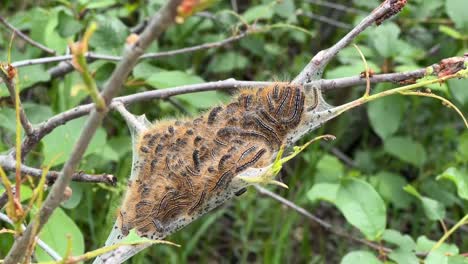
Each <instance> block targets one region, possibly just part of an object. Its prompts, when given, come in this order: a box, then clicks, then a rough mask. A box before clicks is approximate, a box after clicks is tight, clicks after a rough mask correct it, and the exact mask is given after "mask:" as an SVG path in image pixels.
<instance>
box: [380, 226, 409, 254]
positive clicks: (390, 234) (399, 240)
mask: <svg viewBox="0 0 468 264" xmlns="http://www.w3.org/2000/svg"><path fill="white" fill-rule="evenodd" d="M382 239H383V240H385V241H387V242H388V243H391V244H394V245H397V246H398V247H400V248H402V249H404V250H406V251H412V250H414V249H415V248H416V243H415V242H414V240H413V238H411V237H410V236H409V235H402V234H401V233H400V232H399V231H397V230H393V229H387V230H385V232H384V233H383V236H382Z"/></svg>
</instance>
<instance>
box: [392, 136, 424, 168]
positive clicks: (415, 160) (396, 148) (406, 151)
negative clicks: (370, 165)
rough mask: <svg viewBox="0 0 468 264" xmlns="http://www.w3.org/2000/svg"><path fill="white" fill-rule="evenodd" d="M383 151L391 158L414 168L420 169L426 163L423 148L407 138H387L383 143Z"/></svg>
mask: <svg viewBox="0 0 468 264" xmlns="http://www.w3.org/2000/svg"><path fill="white" fill-rule="evenodd" d="M384 149H385V151H386V152H387V153H389V154H391V155H392V156H395V157H397V158H399V159H400V160H402V161H405V162H408V163H410V164H413V165H414V166H416V167H421V166H422V165H423V164H424V163H425V162H426V156H427V155H426V151H425V150H424V147H423V146H422V145H421V144H420V143H418V142H415V141H414V140H413V139H411V138H409V137H391V138H388V139H386V140H385V142H384Z"/></svg>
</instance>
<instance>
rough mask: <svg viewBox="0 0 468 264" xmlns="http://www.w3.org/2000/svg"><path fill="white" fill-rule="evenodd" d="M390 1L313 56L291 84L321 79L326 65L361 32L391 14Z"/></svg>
mask: <svg viewBox="0 0 468 264" xmlns="http://www.w3.org/2000/svg"><path fill="white" fill-rule="evenodd" d="M391 1H392V0H387V1H385V2H384V3H383V4H382V5H380V6H379V7H378V8H376V9H375V10H374V11H373V12H372V13H371V14H370V15H368V16H367V17H366V18H364V19H363V20H362V21H361V23H359V24H358V25H357V26H356V27H355V28H353V29H352V30H351V31H350V32H349V33H348V34H346V35H345V36H344V37H343V38H342V39H340V40H339V41H338V42H337V43H336V44H335V45H333V46H332V47H330V48H329V49H326V50H322V51H320V52H319V53H317V55H315V56H314V57H313V58H312V60H311V61H310V62H309V63H308V64H307V65H306V67H305V68H304V69H303V70H302V71H301V72H300V73H299V75H298V76H296V78H295V79H294V80H293V83H305V82H308V81H310V80H319V79H320V78H322V74H323V70H324V69H325V67H326V66H327V65H328V63H329V62H330V61H331V60H332V59H333V58H334V57H335V56H336V55H337V54H338V52H340V51H341V50H342V49H343V48H345V47H346V46H348V45H349V44H350V43H351V42H352V41H353V40H354V39H355V38H356V37H357V36H358V35H359V34H360V33H361V32H363V31H364V30H365V29H366V28H368V27H369V26H371V25H372V24H373V23H375V22H376V21H377V20H379V19H381V18H382V17H383V16H384V15H386V14H389V12H391V11H392V10H391V7H392V3H391Z"/></svg>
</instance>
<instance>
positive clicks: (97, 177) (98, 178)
mask: <svg viewBox="0 0 468 264" xmlns="http://www.w3.org/2000/svg"><path fill="white" fill-rule="evenodd" d="M0 166H1V167H2V168H3V169H4V170H7V171H14V170H15V168H16V160H15V159H13V158H12V157H11V156H10V155H0ZM20 168H21V173H22V174H26V175H29V176H32V177H36V178H40V177H41V175H42V170H41V169H37V168H33V167H29V166H26V165H24V164H21V167H20ZM58 175H59V172H58V171H49V172H48V173H47V176H46V177H47V178H46V179H47V183H48V184H49V185H52V184H53V183H54V182H55V180H56V179H57V177H58ZM72 181H77V182H88V183H104V184H108V185H112V186H113V185H115V184H116V183H117V178H116V177H115V176H114V175H112V174H86V173H83V172H75V173H73V175H72Z"/></svg>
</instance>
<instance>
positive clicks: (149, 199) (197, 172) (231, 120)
mask: <svg viewBox="0 0 468 264" xmlns="http://www.w3.org/2000/svg"><path fill="white" fill-rule="evenodd" d="M310 94H312V96H315V95H316V94H315V93H314V92H313V93H310ZM309 97H311V95H309ZM317 100H318V98H307V99H306V96H305V91H304V87H303V86H301V85H293V84H289V83H275V84H274V85H272V86H269V87H265V88H263V89H259V90H242V91H241V92H240V93H239V95H238V96H237V98H236V99H234V100H233V101H232V102H231V103H229V104H227V105H225V106H216V107H214V108H212V109H211V110H209V111H207V112H206V114H203V115H201V116H199V117H196V118H193V119H186V120H179V121H176V120H170V121H161V122H158V123H155V124H153V125H151V126H150V127H149V128H148V129H147V130H145V131H143V132H142V133H141V134H140V135H139V138H138V140H137V143H136V144H137V146H136V151H137V152H138V156H139V173H138V174H137V177H136V179H135V180H134V181H132V182H131V183H130V185H129V189H128V191H127V193H126V195H125V197H124V201H123V204H122V207H121V209H120V214H119V217H118V226H119V227H120V229H121V230H122V234H123V235H127V234H128V232H129V230H131V229H133V228H134V229H135V230H136V232H137V234H138V235H140V236H142V237H148V238H152V239H158V238H161V237H163V236H165V235H166V234H168V233H171V232H173V231H174V230H176V229H178V228H180V227H182V226H184V225H185V224H186V223H188V222H190V221H192V220H193V219H195V218H196V217H197V216H199V215H201V214H203V213H206V212H207V211H209V210H211V209H213V208H214V207H216V206H218V205H220V204H221V203H223V202H224V201H225V200H227V199H229V198H231V197H232V196H233V195H240V194H241V193H242V192H243V189H242V188H239V189H237V190H230V189H229V188H230V185H231V182H232V180H233V178H234V177H235V176H236V175H237V174H239V173H240V172H242V171H245V170H246V169H248V168H261V167H265V166H266V165H268V164H270V163H271V161H272V159H273V158H274V155H275V153H277V151H278V150H279V148H280V147H281V145H284V144H286V143H287V140H288V138H287V137H288V135H290V134H291V133H290V132H291V131H293V130H295V129H296V128H297V127H298V126H299V125H300V123H301V122H304V121H305V120H304V119H305V118H303V117H304V112H305V111H306V110H305V109H311V108H315V107H316V106H317V102H318V101H317ZM143 190H144V191H143Z"/></svg>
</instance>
